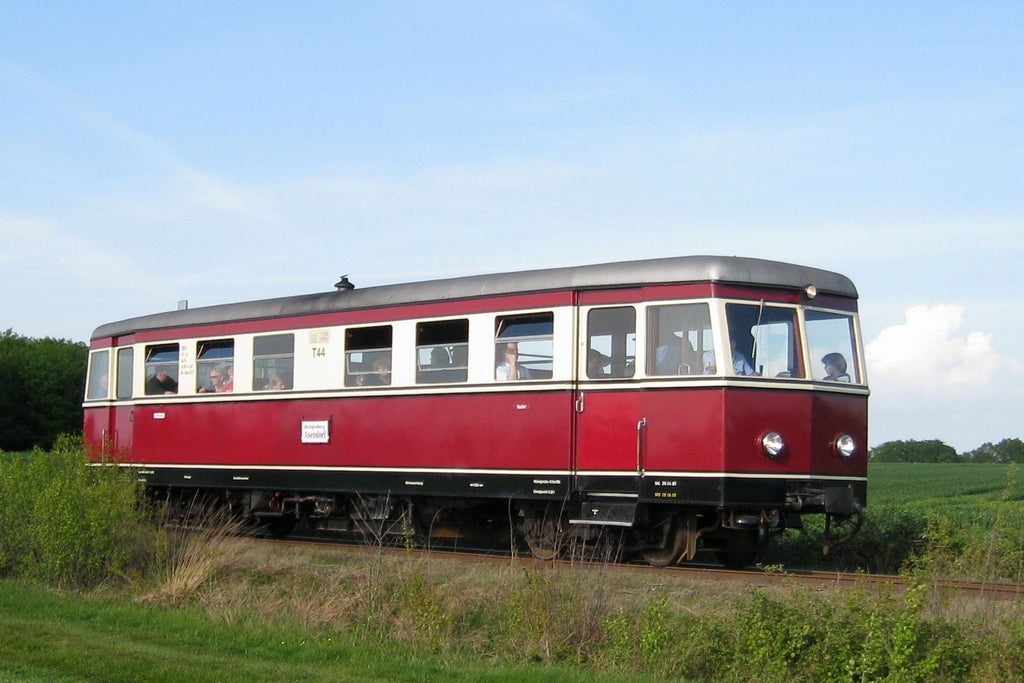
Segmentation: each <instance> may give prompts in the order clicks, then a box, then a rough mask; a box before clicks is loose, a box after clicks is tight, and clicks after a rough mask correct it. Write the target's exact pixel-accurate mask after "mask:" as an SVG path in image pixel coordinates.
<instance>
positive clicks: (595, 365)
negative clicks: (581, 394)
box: [587, 349, 611, 379]
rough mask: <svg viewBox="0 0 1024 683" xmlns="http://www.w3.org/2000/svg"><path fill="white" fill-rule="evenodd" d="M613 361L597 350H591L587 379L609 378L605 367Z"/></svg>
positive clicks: (588, 357)
mask: <svg viewBox="0 0 1024 683" xmlns="http://www.w3.org/2000/svg"><path fill="white" fill-rule="evenodd" d="M610 360H611V359H610V358H608V356H606V355H604V354H603V353H601V352H600V351H598V350H597V349H590V351H588V352H587V377H590V378H592V379H596V378H600V377H607V376H608V373H607V372H605V369H604V368H605V366H606V365H608V362H609V361H610Z"/></svg>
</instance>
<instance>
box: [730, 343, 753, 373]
mask: <svg viewBox="0 0 1024 683" xmlns="http://www.w3.org/2000/svg"><path fill="white" fill-rule="evenodd" d="M729 343H730V344H731V345H732V370H733V372H735V373H736V374H737V375H756V374H757V372H755V371H754V366H753V365H751V364H750V359H748V358H747V354H745V353H743V352H742V351H740V350H739V349H738V348H736V347H737V346H738V342H737V341H736V339H735V338H733V339H730V340H729Z"/></svg>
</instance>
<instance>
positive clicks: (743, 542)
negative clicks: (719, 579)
mask: <svg viewBox="0 0 1024 683" xmlns="http://www.w3.org/2000/svg"><path fill="white" fill-rule="evenodd" d="M715 541H716V542H718V543H720V546H719V547H718V549H717V550H715V559H716V560H718V561H719V562H720V563H721V564H722V566H723V567H726V568H728V569H743V568H744V567H749V566H750V565H751V564H753V563H754V560H756V559H757V553H758V547H757V532H756V531H730V532H723V533H721V534H720V535H717V536H716V537H715Z"/></svg>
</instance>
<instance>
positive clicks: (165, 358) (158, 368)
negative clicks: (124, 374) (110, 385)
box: [118, 344, 178, 396]
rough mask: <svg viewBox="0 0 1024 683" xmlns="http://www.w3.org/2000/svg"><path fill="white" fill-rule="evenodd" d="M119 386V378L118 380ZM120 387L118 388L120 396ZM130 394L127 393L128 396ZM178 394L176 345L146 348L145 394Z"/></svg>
mask: <svg viewBox="0 0 1024 683" xmlns="http://www.w3.org/2000/svg"><path fill="white" fill-rule="evenodd" d="M118 383H119V384H120V377H119V379H118ZM120 393H121V387H120V386H118V395H119V396H120ZM130 393H131V392H130V391H129V394H130ZM176 393H178V345H177V344H160V345H154V346H147V347H146V394H148V395H154V394H176Z"/></svg>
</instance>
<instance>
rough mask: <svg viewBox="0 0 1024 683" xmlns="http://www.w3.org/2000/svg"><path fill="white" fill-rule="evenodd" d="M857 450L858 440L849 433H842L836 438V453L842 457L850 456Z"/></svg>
mask: <svg viewBox="0 0 1024 683" xmlns="http://www.w3.org/2000/svg"><path fill="white" fill-rule="evenodd" d="M856 452H857V442H855V441H854V440H853V437H852V436H850V435H849V434H841V435H840V436H839V438H837V439H836V455H838V456H839V457H840V458H849V457H851V456H853V454H854V453H856Z"/></svg>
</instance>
